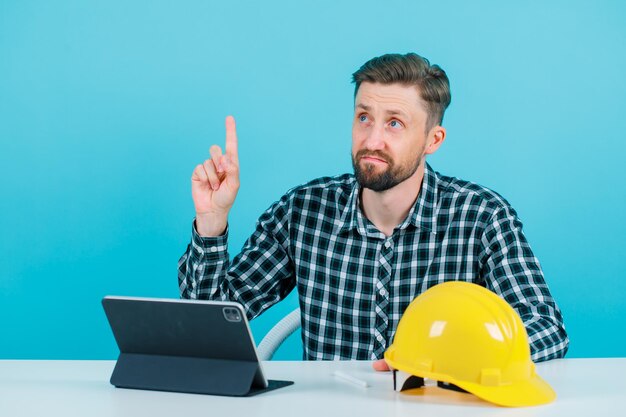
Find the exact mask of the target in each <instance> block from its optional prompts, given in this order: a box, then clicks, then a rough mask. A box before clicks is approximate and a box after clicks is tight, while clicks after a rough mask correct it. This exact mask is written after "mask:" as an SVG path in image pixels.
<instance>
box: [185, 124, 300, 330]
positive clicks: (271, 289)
mask: <svg viewBox="0 0 626 417" xmlns="http://www.w3.org/2000/svg"><path fill="white" fill-rule="evenodd" d="M210 154H211V157H210V158H209V159H207V160H206V161H204V162H203V163H202V164H199V165H198V166H196V168H195V169H194V171H193V174H192V176H191V194H192V197H193V202H194V206H195V209H196V219H195V221H194V226H193V230H192V239H191V243H190V244H189V246H188V247H187V251H186V252H185V253H184V254H183V256H182V257H181V258H180V260H179V262H178V285H179V289H180V295H181V297H183V298H192V299H213V300H215V299H217V300H231V301H238V302H240V303H241V304H243V306H244V309H245V311H246V313H247V316H248V318H253V317H256V316H257V315H258V314H260V313H261V312H262V311H263V310H265V309H267V308H268V307H270V306H271V305H273V304H274V303H276V302H278V301H279V300H281V299H282V298H283V297H284V296H285V295H287V294H288V293H289V292H290V291H291V290H292V289H293V287H294V285H295V284H294V280H293V271H292V270H293V267H292V265H291V262H290V260H289V257H288V255H287V248H288V237H289V236H288V231H287V227H288V221H287V216H288V213H289V210H288V200H289V198H288V196H285V197H284V198H283V199H281V201H279V202H277V203H275V204H274V205H273V206H272V207H270V208H269V209H268V210H267V211H266V212H265V213H264V214H263V216H261V218H260V219H259V222H258V223H257V228H256V230H255V232H254V234H253V235H252V236H251V237H250V239H248V241H247V242H246V244H245V246H244V248H243V250H242V252H241V254H239V255H238V256H237V257H236V258H235V259H234V260H233V264H232V265H230V262H229V257H228V251H227V240H228V231H227V219H228V213H229V212H230V209H231V208H232V206H233V204H234V201H235V198H236V196H237V191H238V190H239V156H238V139H237V132H236V125H235V119H234V118H233V117H232V116H228V117H227V118H226V152H225V154H222V149H221V148H220V147H219V146H217V145H213V146H211V148H210Z"/></svg>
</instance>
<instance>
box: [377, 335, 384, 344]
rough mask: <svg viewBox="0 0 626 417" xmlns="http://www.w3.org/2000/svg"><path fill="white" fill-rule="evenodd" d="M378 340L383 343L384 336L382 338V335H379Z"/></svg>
mask: <svg viewBox="0 0 626 417" xmlns="http://www.w3.org/2000/svg"><path fill="white" fill-rule="evenodd" d="M376 340H378V341H379V342H382V341H383V336H382V335H380V334H379V335H377V336H376Z"/></svg>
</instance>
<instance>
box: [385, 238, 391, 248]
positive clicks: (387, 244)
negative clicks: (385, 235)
mask: <svg viewBox="0 0 626 417" xmlns="http://www.w3.org/2000/svg"><path fill="white" fill-rule="evenodd" d="M389 246H391V242H389V241H388V240H385V247H386V248H387V249H389Z"/></svg>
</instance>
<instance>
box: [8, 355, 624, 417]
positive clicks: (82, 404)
mask: <svg viewBox="0 0 626 417" xmlns="http://www.w3.org/2000/svg"><path fill="white" fill-rule="evenodd" d="M114 364H115V363H114V362H113V361H10V360H4V361H2V360H0V416H48V417H49V416H68V417H71V416H133V417H135V416H151V417H157V416H168V417H171V416H197V415H206V416H272V417H277V416H281V415H285V416H298V417H300V416H315V417H320V416H323V417H327V416H348V417H354V416H381V417H382V416H385V417H387V416H392V415H398V416H400V415H402V416H418V415H422V416H455V417H458V416H459V415H463V417H470V416H474V415H480V416H492V415H493V416H516V417H517V416H543V415H545V416H556V415H563V416H568V417H572V416H585V417H588V416H590V415H598V416H605V415H606V416H610V415H624V414H623V407H624V403H626V358H616V359H565V360H556V361H552V362H548V363H541V364H538V366H537V368H538V373H539V374H540V375H541V376H542V377H543V378H544V379H546V380H547V381H548V382H549V383H550V384H551V385H552V386H553V388H554V389H555V391H556V392H557V395H558V398H557V400H556V401H555V402H554V403H552V404H549V405H545V406H539V407H527V408H502V407H497V406H494V405H491V404H489V403H486V402H484V401H482V400H479V399H477V398H476V397H474V396H472V395H470V394H463V393H457V392H453V391H448V390H442V389H440V388H436V387H427V388H425V389H422V390H417V391H419V393H414V394H407V393H396V392H394V391H393V388H392V377H391V375H390V374H389V373H377V372H374V371H373V370H372V368H371V363H370V362H356V361H351V362H266V363H264V369H265V372H266V374H267V376H268V378H270V379H289V380H293V381H295V385H292V386H290V387H287V388H282V389H279V390H277V391H272V392H268V393H264V394H261V395H258V396H256V397H249V398H229V397H216V396H209V395H195V394H178V393H167V392H155V391H140V390H129V389H119V388H115V387H113V386H112V385H110V384H109V377H110V375H111V372H112V370H113V366H114ZM335 370H340V371H343V372H345V373H348V374H350V375H352V376H354V377H357V378H359V379H362V380H366V381H367V382H368V383H369V385H370V386H369V387H368V388H363V387H359V386H357V385H353V384H350V383H347V382H344V381H343V380H340V379H338V378H336V377H334V376H333V375H332V374H333V372H334V371H335ZM461 413H462V414H461Z"/></svg>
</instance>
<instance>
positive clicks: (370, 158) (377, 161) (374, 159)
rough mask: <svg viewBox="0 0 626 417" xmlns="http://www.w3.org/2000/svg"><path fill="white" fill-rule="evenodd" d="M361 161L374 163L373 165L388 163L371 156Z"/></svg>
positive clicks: (364, 157)
mask: <svg viewBox="0 0 626 417" xmlns="http://www.w3.org/2000/svg"><path fill="white" fill-rule="evenodd" d="M361 161H365V162H373V163H378V164H386V163H387V161H385V160H384V159H381V158H377V157H375V156H371V155H365V156H363V157H361Z"/></svg>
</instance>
